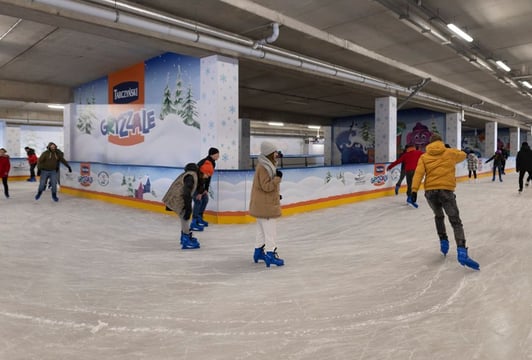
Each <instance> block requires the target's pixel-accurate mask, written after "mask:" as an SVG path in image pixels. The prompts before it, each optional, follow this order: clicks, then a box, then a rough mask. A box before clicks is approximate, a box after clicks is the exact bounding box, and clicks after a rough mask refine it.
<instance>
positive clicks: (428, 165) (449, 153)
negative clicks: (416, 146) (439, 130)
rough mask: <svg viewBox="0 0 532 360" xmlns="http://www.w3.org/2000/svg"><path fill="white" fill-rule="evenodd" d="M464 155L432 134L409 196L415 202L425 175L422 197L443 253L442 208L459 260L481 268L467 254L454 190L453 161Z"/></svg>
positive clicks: (445, 239) (446, 247) (445, 246)
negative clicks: (427, 207)
mask: <svg viewBox="0 0 532 360" xmlns="http://www.w3.org/2000/svg"><path fill="white" fill-rule="evenodd" d="M466 156H467V155H466V153H465V152H463V151H461V150H458V149H451V148H447V147H446V146H445V144H444V143H443V141H442V138H441V136H440V135H438V134H433V135H432V136H431V138H430V142H429V144H428V145H427V147H426V152H425V154H423V155H421V157H420V158H419V161H418V163H417V167H416V172H415V173H414V179H413V181H412V196H411V197H412V200H413V201H414V202H416V201H417V192H418V190H419V187H420V186H421V182H422V180H423V178H424V182H423V184H424V188H425V198H426V199H427V202H428V204H429V206H430V208H431V209H432V211H433V212H434V221H435V223H436V232H437V233H438V236H439V238H440V251H441V252H442V253H443V255H444V256H445V255H447V252H448V251H449V240H448V237H447V231H446V229H445V214H444V211H445V213H446V214H447V217H448V218H449V222H450V223H451V226H452V227H453V231H454V239H455V241H456V247H457V259H458V262H459V263H460V264H461V265H463V266H467V267H470V268H472V269H475V270H480V265H479V264H478V263H477V262H476V261H474V260H473V259H471V258H470V257H469V256H468V254H467V248H466V239H465V234H464V228H463V225H462V220H460V212H459V210H458V205H457V204H456V195H455V193H454V190H455V188H456V175H455V173H456V164H458V163H460V162H462V161H464V160H465V159H466Z"/></svg>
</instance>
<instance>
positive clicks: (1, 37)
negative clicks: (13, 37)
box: [0, 19, 22, 41]
mask: <svg viewBox="0 0 532 360" xmlns="http://www.w3.org/2000/svg"><path fill="white" fill-rule="evenodd" d="M21 21H22V19H18V20H17V22H16V23H15V24H13V25H12V26H11V27H10V28H9V29H7V31H6V32H5V33H3V34H2V35H0V41H1V40H3V39H4V38H5V37H6V36H7V35H8V34H9V33H10V32H11V31H13V29H15V28H16V27H17V25H18V24H20V22H21Z"/></svg>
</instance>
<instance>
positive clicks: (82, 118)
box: [76, 88, 98, 134]
mask: <svg viewBox="0 0 532 360" xmlns="http://www.w3.org/2000/svg"><path fill="white" fill-rule="evenodd" d="M95 103H96V98H95V97H94V88H93V89H92V95H91V97H90V98H88V99H87V106H83V107H82V108H81V112H80V114H79V117H78V120H77V122H76V127H77V128H78V130H79V131H81V132H82V133H85V134H91V133H92V129H93V120H94V121H96V122H97V121H98V118H97V117H96V115H95V114H94V112H93V111H92V108H93V107H92V106H91V105H94V104H95Z"/></svg>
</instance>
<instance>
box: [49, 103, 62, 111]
mask: <svg viewBox="0 0 532 360" xmlns="http://www.w3.org/2000/svg"><path fill="white" fill-rule="evenodd" d="M48 107H49V108H50V109H60V110H63V109H64V108H65V107H64V106H63V105H55V104H52V105H48Z"/></svg>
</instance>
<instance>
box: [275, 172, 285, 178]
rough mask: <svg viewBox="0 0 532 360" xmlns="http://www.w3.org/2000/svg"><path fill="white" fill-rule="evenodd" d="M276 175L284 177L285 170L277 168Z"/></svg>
mask: <svg viewBox="0 0 532 360" xmlns="http://www.w3.org/2000/svg"><path fill="white" fill-rule="evenodd" d="M275 176H279V177H280V178H282V177H283V172H282V171H281V170H277V171H276V172H275Z"/></svg>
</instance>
